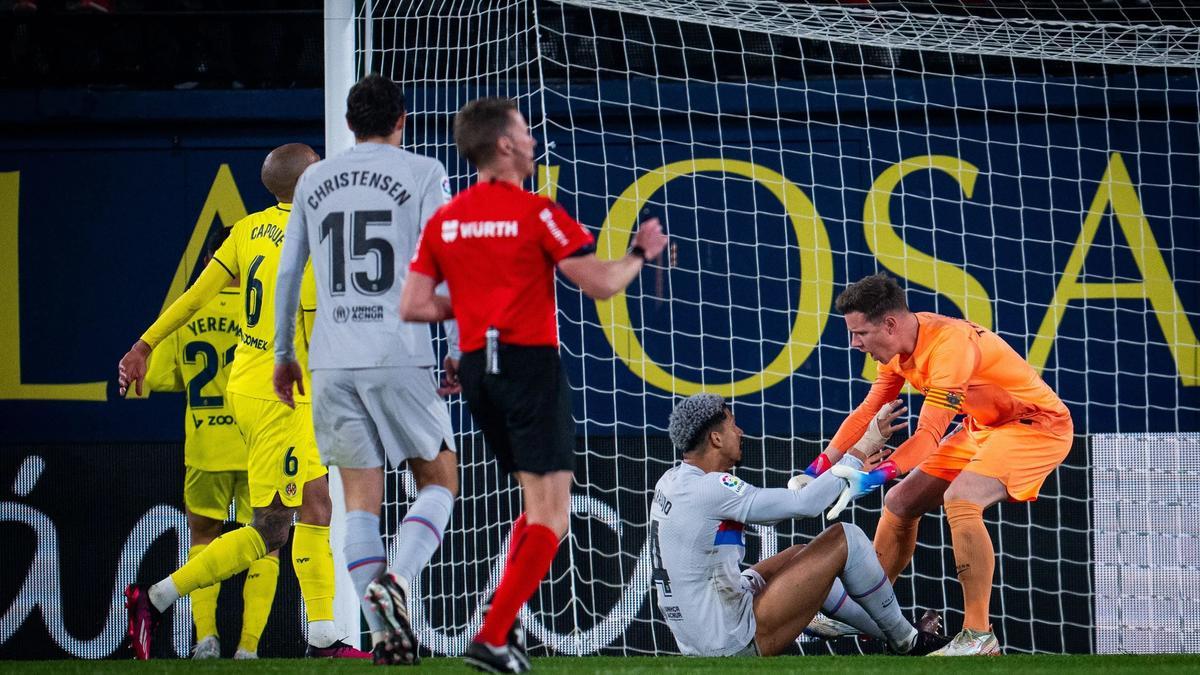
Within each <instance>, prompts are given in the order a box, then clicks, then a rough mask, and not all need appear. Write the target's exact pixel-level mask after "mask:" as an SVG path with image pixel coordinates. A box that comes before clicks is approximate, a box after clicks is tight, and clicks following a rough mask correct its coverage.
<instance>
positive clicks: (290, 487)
mask: <svg viewBox="0 0 1200 675" xmlns="http://www.w3.org/2000/svg"><path fill="white" fill-rule="evenodd" d="M283 492H284V493H285V494H286V495H287V496H289V497H295V496H296V484H295V483H288V484H287V487H286V488H284V489H283Z"/></svg>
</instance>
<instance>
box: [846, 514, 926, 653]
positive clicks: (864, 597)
mask: <svg viewBox="0 0 1200 675" xmlns="http://www.w3.org/2000/svg"><path fill="white" fill-rule="evenodd" d="M842 531H843V532H844V533H845V535H846V566H845V567H844V568H842V573H841V574H840V575H839V576H840V577H841V579H842V583H843V584H845V585H846V590H847V591H849V593H850V599H851V600H854V601H855V602H857V603H858V604H859V605H861V606H862V608H863V609H864V610H866V612H867V613H868V614H869V615H870V616H871V618H872V619H873V620H874V621H875V623H876V624H877V625H878V626H879V629H880V631H881V632H882V633H883V635H884V637H886V638H887V641H888V644H889V645H891V647H892V649H894V650H896V651H898V652H900V653H904V652H907V651H908V650H909V649H911V648H912V645H913V641H914V640H915V639H916V637H917V629H916V628H913V625H912V624H911V623H909V622H908V620H907V619H905V618H904V614H902V613H901V612H900V603H899V602H896V593H895V592H894V591H893V590H892V584H891V583H890V582H889V581H888V579H887V575H885V574H884V573H883V567H881V566H880V564H879V558H878V557H877V556H876V555H875V550H874V549H872V548H871V542H870V540H868V539H867V535H865V534H863V531H862V530H860V529H858V527H856V526H854V525H849V524H846V523H843V524H842Z"/></svg>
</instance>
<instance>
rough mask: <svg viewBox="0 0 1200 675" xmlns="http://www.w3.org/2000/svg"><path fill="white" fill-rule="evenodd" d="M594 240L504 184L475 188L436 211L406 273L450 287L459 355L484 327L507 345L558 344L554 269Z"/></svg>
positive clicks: (546, 205) (554, 210) (478, 345)
mask: <svg viewBox="0 0 1200 675" xmlns="http://www.w3.org/2000/svg"><path fill="white" fill-rule="evenodd" d="M594 241H595V239H594V238H593V237H592V234H591V233H590V232H588V231H587V229H586V228H584V227H583V226H582V225H580V224H579V223H577V222H575V219H574V218H572V217H571V216H570V215H568V214H567V212H566V211H564V210H563V208H562V207H561V206H559V205H558V204H556V203H554V202H553V201H552V200H550V199H547V198H545V197H539V196H537V195H535V194H532V193H530V192H526V191H525V190H523V189H521V188H520V187H518V186H516V185H513V184H511V183H505V182H501V181H489V182H486V183H476V184H475V185H472V186H471V187H470V188H468V189H466V190H464V191H462V192H460V193H459V194H458V195H457V196H455V197H454V199H451V200H450V202H449V203H447V204H446V205H445V206H443V207H442V208H440V209H438V211H437V212H436V213H434V214H433V217H432V218H430V219H429V222H428V223H426V224H425V229H424V230H423V231H422V232H421V242H420V243H419V244H418V245H417V252H416V254H415V255H414V256H413V259H412V263H411V264H410V266H409V268H410V269H412V270H413V271H414V272H419V273H421V274H424V275H426V276H430V277H433V278H434V279H435V280H437V281H439V282H440V281H442V280H443V279H444V280H445V281H446V283H447V285H448V286H449V287H450V302H451V304H453V306H454V318H455V319H456V320H457V321H458V331H459V345H460V348H461V349H462V351H464V352H471V351H475V350H477V349H483V347H484V344H485V336H484V333H485V332H486V331H487V329H488V327H489V326H495V327H496V328H498V329H499V330H500V341H501V342H503V343H504V344H510V345H527V346H550V347H557V346H558V323H557V321H556V319H555V302H554V267H555V265H556V264H557V263H558V261H560V260H562V259H563V258H567V257H569V256H571V255H572V254H574V253H576V252H578V251H579V250H580V249H582V248H583V247H585V246H589V245H591V244H592V243H593V242H594Z"/></svg>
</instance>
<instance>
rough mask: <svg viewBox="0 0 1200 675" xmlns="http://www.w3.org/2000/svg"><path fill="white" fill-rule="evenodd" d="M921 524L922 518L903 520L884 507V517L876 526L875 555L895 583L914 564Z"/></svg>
mask: <svg viewBox="0 0 1200 675" xmlns="http://www.w3.org/2000/svg"><path fill="white" fill-rule="evenodd" d="M920 524H921V516H917V517H916V518H901V517H900V516H897V515H896V514H894V513H892V512H891V511H890V510H888V507H886V506H885V507H883V515H882V516H880V518H879V524H878V525H876V526H875V554H876V555H878V556H879V564H880V565H881V566H882V567H883V571H884V573H885V574H887V577H888V579H889V580H891V581H892V582H893V583H895V581H896V578H897V577H899V576H900V573H901V572H903V571H904V568H905V567H908V563H910V562H912V557H913V553H914V552H915V551H916V550H917V526H918V525H920Z"/></svg>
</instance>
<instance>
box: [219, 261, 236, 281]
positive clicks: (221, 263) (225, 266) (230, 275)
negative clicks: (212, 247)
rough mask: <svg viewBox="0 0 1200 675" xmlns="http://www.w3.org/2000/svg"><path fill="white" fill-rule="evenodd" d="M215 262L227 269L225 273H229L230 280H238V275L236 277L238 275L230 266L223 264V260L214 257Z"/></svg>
mask: <svg viewBox="0 0 1200 675" xmlns="http://www.w3.org/2000/svg"><path fill="white" fill-rule="evenodd" d="M213 262H215V263H217V264H218V265H220V266H221V267H222V268H224V269H225V271H226V272H228V273H229V278H231V279H236V278H237V275H236V274H234V273H233V271H232V270H230V269H229V265H226V264H225V263H223V262H221V259H220V258H218V257H216V256H213Z"/></svg>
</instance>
